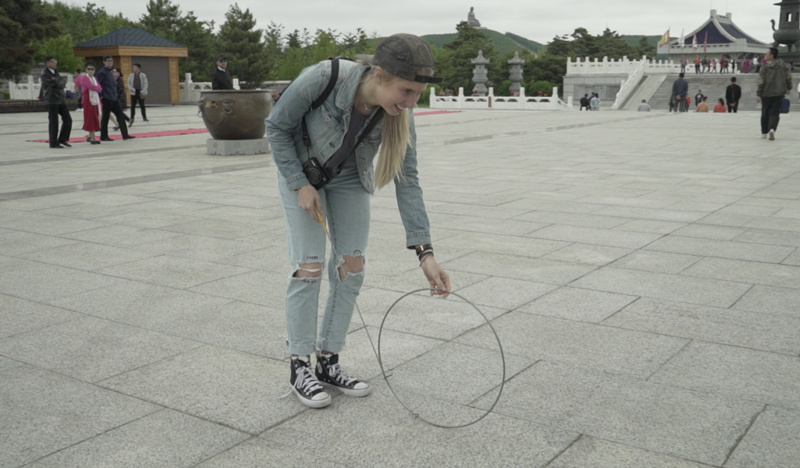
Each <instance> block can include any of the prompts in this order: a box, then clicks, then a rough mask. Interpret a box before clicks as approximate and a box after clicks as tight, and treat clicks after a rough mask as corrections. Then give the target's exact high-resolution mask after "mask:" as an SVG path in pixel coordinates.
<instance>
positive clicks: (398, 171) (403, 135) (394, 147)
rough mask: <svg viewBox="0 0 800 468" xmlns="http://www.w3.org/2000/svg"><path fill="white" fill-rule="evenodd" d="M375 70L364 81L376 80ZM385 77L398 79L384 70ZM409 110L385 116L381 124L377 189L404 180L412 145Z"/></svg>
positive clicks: (388, 79) (389, 79)
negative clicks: (404, 166) (404, 170)
mask: <svg viewBox="0 0 800 468" xmlns="http://www.w3.org/2000/svg"><path fill="white" fill-rule="evenodd" d="M374 70H375V69H374V68H370V69H369V70H367V71H366V72H365V73H364V77H363V79H362V80H363V81H362V82H364V81H367V80H371V79H374V74H373V72H374ZM382 72H383V77H384V79H385V80H386V81H387V82H390V81H392V80H394V79H396V77H395V76H394V75H392V74H391V73H389V72H387V71H386V70H382ZM409 112H410V110H409V109H404V110H403V112H402V113H400V115H386V114H384V116H383V123H382V124H381V147H380V151H379V153H378V163H377V165H376V168H375V186H376V187H377V188H381V187H384V186H386V185H388V184H389V183H390V182H391V181H393V180H394V179H395V178H398V179H400V180H404V174H403V161H404V160H405V157H406V150H407V149H408V145H409V144H410V143H411V131H410V129H409Z"/></svg>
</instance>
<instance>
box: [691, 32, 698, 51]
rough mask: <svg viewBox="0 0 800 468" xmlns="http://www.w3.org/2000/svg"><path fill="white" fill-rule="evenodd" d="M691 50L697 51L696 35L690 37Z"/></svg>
mask: <svg viewBox="0 0 800 468" xmlns="http://www.w3.org/2000/svg"><path fill="white" fill-rule="evenodd" d="M692 49H694V50H697V34H695V35H694V37H692Z"/></svg>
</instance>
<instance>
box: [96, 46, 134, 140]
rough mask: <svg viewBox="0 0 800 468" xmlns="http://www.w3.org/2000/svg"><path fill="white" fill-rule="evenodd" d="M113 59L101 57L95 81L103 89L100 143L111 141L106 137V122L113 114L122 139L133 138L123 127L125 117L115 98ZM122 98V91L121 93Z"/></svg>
mask: <svg viewBox="0 0 800 468" xmlns="http://www.w3.org/2000/svg"><path fill="white" fill-rule="evenodd" d="M113 68H114V58H113V57H111V56H110V55H106V56H105V57H103V67H102V68H100V71H98V72H97V75H96V76H97V81H98V82H99V83H100V86H102V87H103V92H102V94H101V98H102V99H101V102H102V110H103V117H102V119H100V141H113V140H111V138H109V137H108V120H109V116H110V115H111V114H112V113H113V114H114V115H115V116H116V117H117V122H118V124H119V128H120V129H122V139H123V140H129V139H131V138H135V137H133V136H131V135H128V126H127V125H125V119H127V116H126V115H125V114H124V113H123V112H122V109H120V107H119V100H118V96H117V80H116V78H114V70H113ZM123 96H124V91H123Z"/></svg>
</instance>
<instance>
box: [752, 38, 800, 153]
mask: <svg viewBox="0 0 800 468" xmlns="http://www.w3.org/2000/svg"><path fill="white" fill-rule="evenodd" d="M790 89H794V88H793V87H792V74H791V73H789V66H788V65H786V62H784V61H783V60H780V59H779V58H778V49H776V48H775V47H770V48H769V52H767V53H766V55H765V56H764V63H763V64H762V65H761V68H760V69H759V71H758V88H757V90H756V96H758V102H760V103H761V138H767V137H769V139H770V140H774V139H775V132H776V131H777V130H778V123H779V122H780V119H781V114H780V111H781V104H782V103H783V99H784V98H785V97H786V94H787V93H788V92H789V90H790Z"/></svg>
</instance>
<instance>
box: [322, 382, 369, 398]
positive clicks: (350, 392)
mask: <svg viewBox="0 0 800 468" xmlns="http://www.w3.org/2000/svg"><path fill="white" fill-rule="evenodd" d="M319 383H320V384H322V386H323V387H328V388H335V389H336V390H339V391H340V392H342V393H344V394H345V395H347V396H352V397H365V396H367V395H369V394H370V393H372V387H367V388H362V389H350V388H342V387H338V386H336V385H333V384H329V383H327V382H323V381H321V380H320V381H319Z"/></svg>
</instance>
